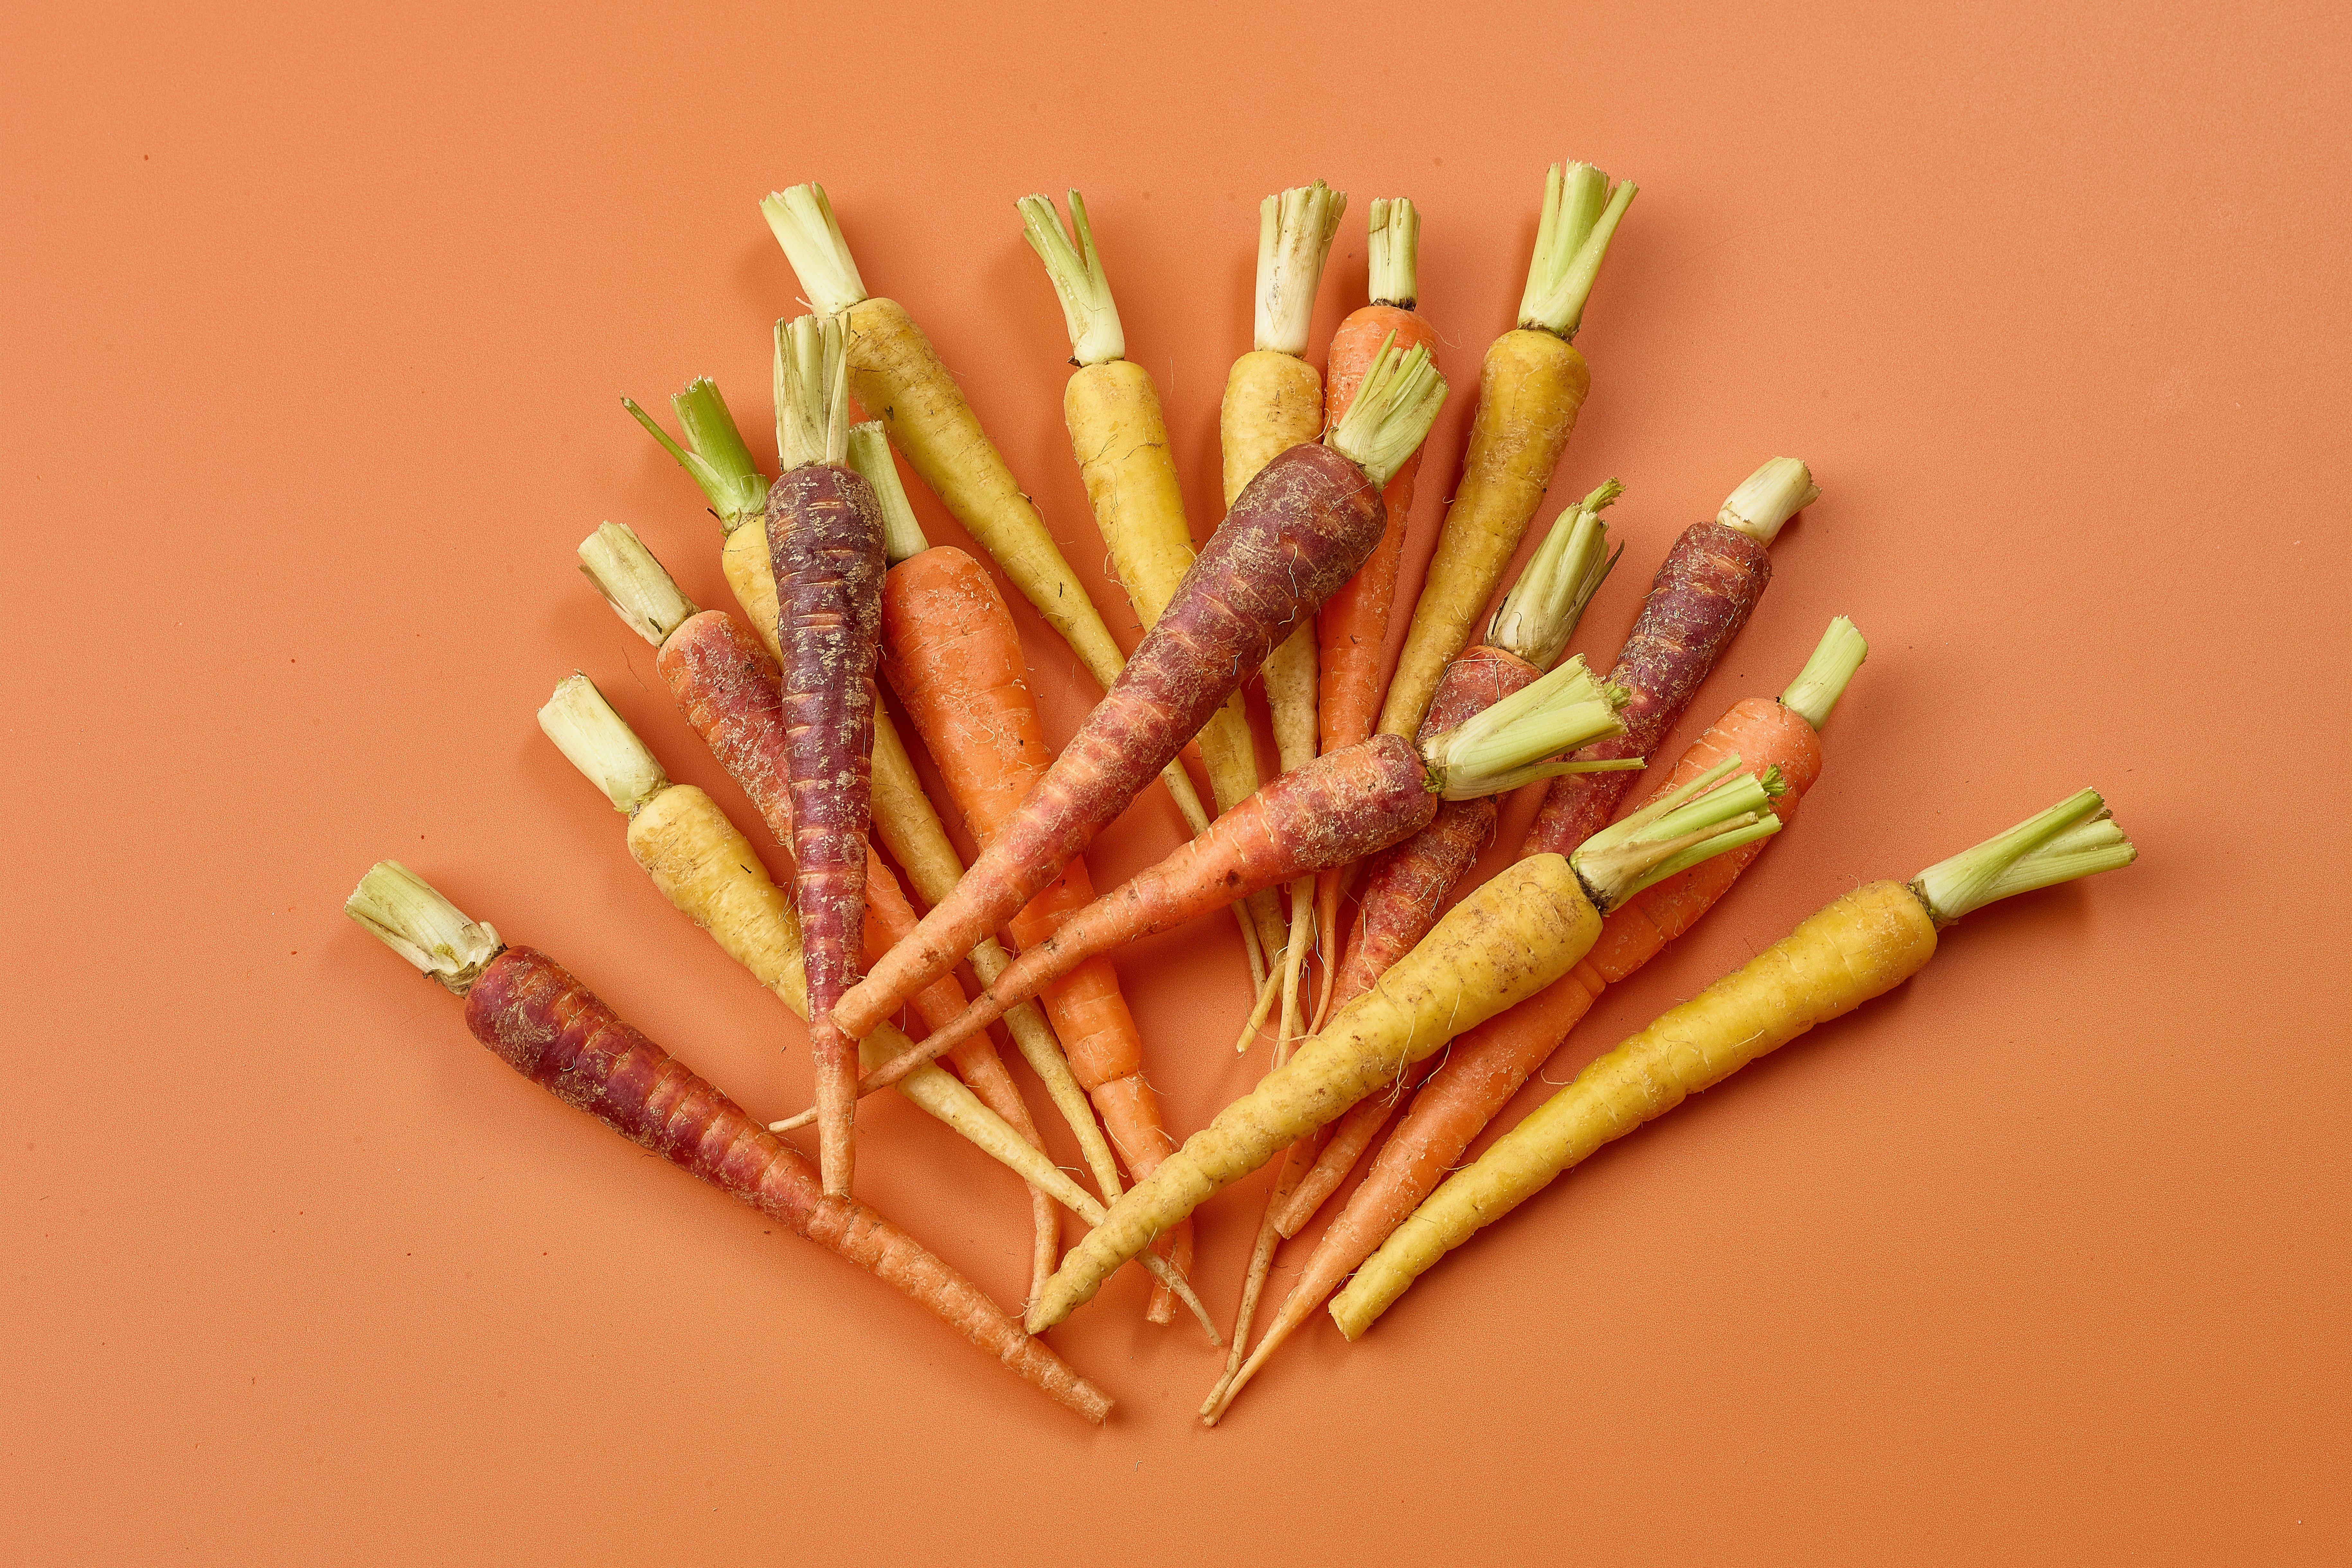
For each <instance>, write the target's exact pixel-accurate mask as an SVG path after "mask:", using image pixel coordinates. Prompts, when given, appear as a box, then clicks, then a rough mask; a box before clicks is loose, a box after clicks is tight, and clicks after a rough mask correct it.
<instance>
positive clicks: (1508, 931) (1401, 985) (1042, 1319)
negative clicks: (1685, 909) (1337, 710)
mask: <svg viewBox="0 0 2352 1568" xmlns="http://www.w3.org/2000/svg"><path fill="white" fill-rule="evenodd" d="M1729 771H1730V770H1729V769H1718V770H1716V772H1715V773H1713V775H1712V776H1702V778H1701V779H1700V780H1698V781H1696V782H1695V783H1694V784H1690V785H1687V786H1685V788H1683V789H1681V790H1678V791H1675V793H1674V794H1672V795H1667V796H1666V797H1664V800H1662V801H1661V802H1659V803H1658V805H1656V806H1654V807H1652V808H1650V809H1648V810H1645V811H1643V812H1637V813H1635V814H1634V815H1633V816H1630V817H1627V818H1626V819H1625V820H1624V821H1623V822H1622V823H1619V824H1617V825H1616V826H1612V827H1610V828H1607V829H1605V830H1603V831H1602V832H1601V833H1598V834H1595V835H1594V836H1593V837H1592V838H1591V840H1590V841H1588V842H1587V843H1586V844H1584V845H1583V846H1582V847H1580V848H1579V849H1578V850H1577V852H1576V855H1575V857H1574V858H1573V859H1572V860H1571V859H1570V858H1562V857H1560V856H1558V855H1538V856H1532V857H1530V858H1527V859H1524V860H1521V861H1519V862H1518V863H1517V864H1516V865H1514V866H1512V867H1511V868H1509V869H1507V870H1506V871H1505V872H1504V873H1503V874H1502V875H1500V876H1498V877H1496V878H1495V879H1493V880H1492V881H1489V882H1487V883H1486V884H1485V885H1484V886H1482V887H1480V888H1478V889H1475V890H1474V891H1473V892H1472V893H1471V894H1470V896H1469V897H1468V898H1466V899H1465V900H1462V902H1461V903H1459V904H1457V905H1455V906H1454V909H1452V910H1449V911H1448V912H1447V913H1446V915H1445V917H1444V919H1443V920H1441V921H1438V922H1437V924H1436V925H1435V926H1434V927H1433V928H1432V930H1431V931H1430V933H1429V935H1428V936H1426V937H1424V938H1423V940H1422V942H1421V943H1420V945H1419V946H1417V947H1415V948H1414V949H1413V950H1412V952H1409V953H1407V954H1406V955H1405V956H1404V958H1403V959H1402V961H1400V962H1399V963H1397V965H1396V966H1395V967H1394V968H1392V969H1391V970H1390V971H1389V973H1387V974H1386V975H1384V976H1383V977H1382V978H1381V984H1379V985H1378V986H1376V987H1374V988H1373V989H1372V990H1370V991H1369V992H1367V993H1365V994H1363V995H1361V996H1360V997H1358V998H1357V999H1356V1000H1355V1001H1354V1002H1353V1003H1351V1004H1350V1005H1348V1006H1347V1007H1344V1008H1342V1009H1341V1010H1340V1011H1339V1014H1338V1016H1335V1017H1334V1018H1333V1019H1332V1020H1331V1022H1330V1023H1329V1024H1328V1025H1327V1026H1325V1027H1324V1029H1323V1030H1322V1032H1321V1033H1319V1034H1318V1035H1316V1036H1314V1037H1312V1038H1310V1039H1309V1040H1307V1043H1306V1044H1304V1045H1302V1046H1301V1047H1299V1048H1298V1049H1297V1052H1296V1053H1294V1054H1293V1055H1292V1056H1291V1058H1290V1059H1289V1060H1288V1061H1287V1062H1286V1063H1284V1064H1283V1065H1282V1066H1281V1067H1279V1068H1275V1069H1274V1070H1273V1071H1272V1072H1270V1073H1268V1074H1267V1075H1266V1076H1265V1078H1264V1079H1262V1080H1260V1082H1259V1083H1258V1085H1257V1087H1256V1088H1255V1089H1252V1090H1251V1091H1250V1092H1249V1093H1247V1094H1245V1095H1244V1096H1242V1097H1241V1098H1240V1099H1239V1100H1234V1102H1233V1103H1232V1104H1230V1105H1228V1106H1226V1107H1225V1108H1224V1110H1221V1111H1219V1112H1218V1113H1217V1115H1216V1118H1215V1120H1214V1121H1211V1122H1210V1124H1209V1125H1208V1126H1207V1127H1205V1128H1203V1129H1202V1131H1198V1132H1195V1133H1194V1134H1192V1137H1191V1138H1189V1139H1187V1140H1186V1141H1185V1142H1184V1146H1183V1147H1182V1148H1181V1149H1180V1150H1178V1151H1177V1152H1175V1153H1174V1154H1173V1155H1171V1156H1170V1157H1169V1159H1168V1160H1167V1161H1166V1162H1165V1163H1162V1164H1161V1165H1160V1169H1158V1170H1157V1171H1154V1172H1153V1173H1151V1174H1150V1176H1149V1177H1147V1178H1145V1179H1144V1180H1142V1181H1140V1182H1138V1183H1137V1184H1135V1185H1134V1186H1132V1187H1130V1188H1129V1189H1128V1191H1127V1193H1126V1194H1125V1195H1124V1196H1123V1197H1121V1198H1120V1199H1119V1200H1118V1202H1117V1203H1115V1204H1113V1205H1111V1206H1110V1214H1109V1215H1108V1217H1107V1218H1106V1219H1105V1220H1104V1221H1103V1223H1102V1224H1100V1225H1098V1226H1095V1228H1094V1229H1093V1230H1091V1231H1089V1232H1087V1236H1086V1237H1085V1238H1084V1239H1083V1240H1081V1241H1080V1242H1079V1243H1078V1244H1077V1246H1076V1247H1072V1248H1071V1249H1070V1250H1069V1251H1068V1252H1067V1253H1066V1254H1065V1255H1064V1256H1063V1258H1062V1266H1061V1268H1058V1269H1056V1270H1055V1273H1054V1278H1053V1279H1050V1280H1048V1281H1047V1282H1046V1286H1045V1294H1044V1295H1043V1296H1041V1297H1039V1298H1038V1299H1037V1300H1034V1301H1033V1302H1031V1303H1030V1306H1029V1316H1028V1320H1027V1321H1028V1323H1029V1326H1030V1330H1031V1331H1032V1332H1037V1331H1042V1330H1044V1329H1046V1328H1050V1327H1051V1326H1053V1325H1054V1324H1055V1323H1058V1322H1060V1321H1062V1320H1063V1319H1064V1318H1066V1317H1067V1316H1069V1314H1070V1312H1071V1311H1072V1310H1074V1309H1076V1307H1077V1306H1078V1305H1079V1304H1080V1303H1082V1302H1084V1301H1086V1300H1088V1299H1090V1298H1091V1297H1092V1296H1093V1295H1094V1293H1095V1291H1096V1290H1097V1289H1099V1288H1100V1286H1101V1283H1102V1281H1103V1280H1104V1279H1107V1278H1108V1276H1109V1274H1110V1272H1111V1271H1112V1270H1113V1269H1115V1268H1118V1267H1119V1266H1120V1265H1121V1264H1123V1263H1125V1262H1126V1261H1127V1260H1128V1259H1129V1258H1132V1257H1134V1256H1135V1255H1136V1254H1137V1253H1139V1252H1140V1251H1142V1250H1143V1249H1144V1248H1145V1247H1149V1246H1150V1244H1151V1241H1152V1239H1153V1237H1156V1236H1158V1235H1159V1234H1160V1232H1161V1231H1163V1230H1166V1229H1167V1228H1168V1227H1169V1226H1172V1225H1175V1224H1176V1223H1177V1222H1179V1221H1180V1220H1181V1219H1183V1218H1184V1217H1186V1216H1187V1215H1190V1214H1191V1213H1192V1211H1193V1209H1195V1208H1197V1207H1198V1206H1199V1205H1201V1204H1202V1202H1203V1201H1205V1200H1206V1199H1207V1198H1208V1197H1209V1196H1210V1195H1211V1194H1214V1193H1216V1192H1217V1191H1219V1190H1220V1189H1222V1188H1223V1187H1226V1186H1229V1185H1231V1184H1233V1183H1234V1182H1237V1181H1239V1180H1240V1179H1241V1178H1242V1177H1244V1176H1246V1175H1248V1174H1249V1173H1251V1172H1253V1171H1255V1170H1256V1169H1257V1168H1258V1167H1259V1166H1261V1165H1263V1164H1265V1163H1266V1162H1267V1161H1268V1160H1269V1159H1271V1158H1273V1157H1274V1156H1275V1155H1276V1154H1277V1153H1279V1152H1281V1151H1282V1150H1283V1149H1284V1148H1286V1147H1287V1146H1288V1145H1289V1144H1291V1143H1294V1142H1297V1140H1298V1139H1300V1138H1302V1137H1304V1136H1306V1135H1307V1133H1308V1132H1311V1131H1314V1130H1315V1129H1316V1128H1318V1127H1321V1126H1323V1125H1325V1124H1326V1123H1328V1122H1329V1121H1332V1120H1333V1119H1334V1118H1336V1117H1338V1116H1339V1114H1340V1113H1342V1112H1343V1111H1345V1110H1347V1109H1348V1108H1349V1106H1350V1105H1353V1104H1354V1103H1355V1102H1356V1101H1357V1100H1361V1099H1362V1098H1363V1097H1364V1096H1365V1095H1367V1094H1369V1093H1371V1092H1372V1091H1373V1090H1374V1089H1378V1088H1379V1087H1380V1086H1381V1084H1383V1083H1385V1082H1388V1081H1390V1080H1391V1079H1394V1078H1395V1077H1396V1075H1397V1073H1398V1071H1399V1070H1400V1069H1401V1068H1403V1067H1405V1066H1407V1065H1408V1064H1410V1063H1412V1062H1416V1061H1419V1060H1420V1059H1421V1058H1423V1057H1426V1056H1428V1055H1429V1054H1431V1053H1432V1052H1433V1051H1435V1050H1437V1049H1439V1048H1440V1047H1443V1046H1444V1045H1445V1043H1446V1042H1447V1041H1449V1040H1451V1039H1452V1038H1453V1037H1454V1036H1455V1035H1457V1034H1459V1033H1461V1032H1462V1031H1463V1030H1465V1029H1469V1028H1473V1027H1475V1026H1477V1025H1479V1024H1482V1023H1484V1022H1485V1021H1486V1019H1488V1018H1490V1017H1492V1016H1495V1015H1496V1013H1499V1012H1502V1011H1503V1010H1504V1009H1505V1008H1507V1007H1510V1006H1513V1005H1517V1003H1520V1002H1523V1001H1525V1000H1526V999H1527V998H1528V997H1529V996H1532V995H1534V994H1536V993H1538V992H1539V991H1541V990H1542V989H1543V988H1544V987H1546V986H1548V985H1549V984H1551V983H1552V982H1553V981H1555V980H1557V979H1559V977H1560V976H1561V975H1562V974H1565V973H1568V971H1569V970H1570V968H1571V967H1573V966H1574V965H1575V963H1576V962H1577V961H1578V960H1579V959H1580V958H1582V957H1583V956H1584V955H1585V953H1586V952H1588V951H1589V950H1590V949H1591V946H1592V942H1593V940H1594V938H1595V937H1596V936H1598V935H1599V934H1600V930H1601V918H1602V916H1603V915H1605V914H1607V913H1608V912H1609V911H1611V910H1614V909H1615V908H1616V907H1617V906H1618V905H1620V904H1622V903H1623V902H1624V901H1625V900H1627V899H1629V898H1631V897H1633V895H1634V894H1635V893H1637V892H1639V891H1641V889H1643V888H1645V887H1648V886H1649V885H1650V884H1651V883H1653V882H1655V881H1659V880H1662V879H1664V878H1666V877H1670V876H1672V875H1673V874H1674V873H1675V872H1676V871H1679V870H1682V869H1684V868H1686V867H1688V866H1693V865H1696V864H1697V863H1698V862H1699V861H1701V860H1703V859H1706V858H1708V857H1709V856H1711V855H1718V854H1722V853H1724V852H1726V851H1727V850H1731V849H1736V848H1738V847H1739V846H1740V845H1742V844H1747V843H1751V842H1753V841H1754V840H1756V839H1758V838H1760V837H1764V836H1766V835H1767V834H1769V833H1773V832H1776V831H1778V829H1779V827H1780V823H1779V821H1778V820H1777V819H1776V818H1774V817H1773V816H1772V814H1771V811H1770V808H1769V799H1768V797H1767V795H1766V794H1765V791H1764V789H1763V786H1762V785H1760V784H1759V783H1758V782H1757V781H1756V780H1754V779H1752V778H1747V777H1744V776H1743V777H1741V778H1738V779H1736V780H1732V781H1731V782H1728V783H1726V782H1724V779H1725V775H1726V774H1727V773H1728V772H1729Z"/></svg>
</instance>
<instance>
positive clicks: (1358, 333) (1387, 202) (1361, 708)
mask: <svg viewBox="0 0 2352 1568" xmlns="http://www.w3.org/2000/svg"><path fill="white" fill-rule="evenodd" d="M1420 244H1421V215H1420V214H1419V213H1417V212H1415V211H1414V210H1413V205H1412V202H1410V201H1408V200H1407V199H1405V198H1404V197H1402V196H1395V197H1387V196H1382V197H1378V198H1375V199H1374V201H1373V202H1372V210H1371V217H1370V223H1369V224H1368V225H1367V227H1366V232H1365V245H1366V247H1367V252H1368V255H1369V258H1370V279H1368V282H1369V285H1370V295H1371V299H1370V303H1368V304H1366V305H1365V306H1364V307H1363V308H1362V309H1360V310H1355V311H1351V312H1350V313H1349V317H1348V319H1347V320H1346V321H1342V322H1340V323H1339V331H1337V332H1334V333H1333V334H1332V335H1331V347H1330V349H1329V351H1328V354H1327V356H1326V360H1325V363H1324V367H1323V421H1324V423H1325V424H1327V425H1330V424H1337V423H1338V422H1339V417H1340V416H1342V415H1344V414H1346V413H1347V412H1348V405H1349V404H1351V403H1353V402H1354V401H1355V400H1356V389H1357V388H1358V387H1360V386H1361V385H1362V384H1364V373H1365V372H1366V371H1369V370H1370V369H1371V367H1372V359H1373V356H1374V355H1376V354H1378V353H1380V352H1381V343H1382V342H1386V341H1387V340H1388V337H1389V334H1390V333H1391V332H1393V333H1394V334H1395V335H1396V341H1397V342H1399V343H1400V344H1402V345H1403V346H1404V347H1406V348H1409V349H1410V348H1425V349H1427V350H1428V351H1429V352H1430V354H1431V356H1432V357H1433V358H1434V357H1435V355H1436V353H1437V329H1436V328H1435V327H1433V326H1431V325H1430V323H1429V321H1428V320H1427V319H1426V318H1424V317H1423V316H1422V315H1421V314H1420V313H1418V312H1417V311H1416V310H1414V309H1413V306H1414V304H1415V303H1416V302H1417V301H1418V300H1419V299H1420V294H1421V286H1420V281H1419V278H1418V259H1417V258H1418V249H1419V247H1420ZM1420 473H1421V454H1420V453H1419V452H1418V451H1416V452H1415V453H1413V455H1412V457H1410V458H1406V459H1405V463H1404V467H1402V468H1399V469H1398V470H1397V471H1396V473H1395V475H1394V476H1393V477H1392V478H1391V479H1390V480H1389V482H1388V488H1387V489H1384V490H1383V491H1382V492H1381V500H1383V501H1385V502H1386V503H1387V505H1388V514H1389V526H1388V531H1386V532H1385V533H1383V534H1381V542H1379V543H1378V544H1376V545H1374V546H1373V547H1372V553H1371V556H1370V559H1368V560H1367V561H1366V562H1365V563H1363V564H1362V565H1361V566H1359V567H1358V568H1356V574H1355V575H1354V576H1353V577H1350V578H1349V579H1348V581H1347V583H1346V584H1345V585H1344V586H1342V587H1341V588H1340V590H1339V592H1338V593H1336V594H1334V595H1331V597H1330V599H1329V600H1328V602H1327V603H1326V604H1325V605H1324V606H1323V609H1322V612H1321V613H1320V614H1319V615H1318V616H1317V617H1316V621H1315V637H1316V641H1317V644H1318V656H1319V665H1320V668H1319V672H1318V680H1317V683H1316V701H1317V703H1318V715H1317V719H1318V728H1319V731H1320V736H1321V743H1322V749H1323V750H1324V751H1326V752H1336V751H1338V750H1339V749H1340V748H1341V747H1343V746H1352V745H1354V744H1355V743H1356V742H1359V741H1362V740H1367V739H1369V738H1370V735H1371V732H1372V724H1373V722H1374V721H1376V720H1377V719H1379V717H1380V712H1381V691H1382V689H1383V688H1384V687H1385V686H1386V684H1387V683H1386V681H1385V680H1384V679H1382V678H1383V677H1384V676H1385V674H1386V673H1387V672H1386V670H1385V668H1383V667H1384V665H1385V663H1386V661H1385V660H1384V659H1383V658H1381V653H1382V651H1383V647H1384V645H1385V643H1386V640H1387V637H1388V629H1389V612H1390V610H1391V608H1393V607H1394V605H1395V603H1396V584H1397V567H1398V564H1399V563H1400V562H1401V561H1402V559H1403V556H1404V535H1405V527H1406V521H1407V520H1408V519H1409V518H1410V517H1411V515H1412V485H1413V480H1414V479H1416V478H1418V477H1419V475H1420ZM1347 875H1348V872H1347V868H1344V867H1342V868H1334V869H1332V870H1329V871H1326V872H1324V873H1322V875H1320V876H1318V878H1317V879H1315V929H1316V931H1317V933H1318V937H1319V939H1320V940H1321V942H1322V943H1323V950H1324V951H1323V994H1322V995H1321V996H1320V997H1318V999H1317V1001H1316V1004H1315V1027H1316V1028H1320V1027H1322V1023H1323V1016H1324V1015H1325V1014H1326V1013H1327V1012H1328V1010H1329V1008H1330V1005H1331V978H1332V975H1333V974H1334V973H1337V971H1338V968H1339V893H1340V889H1341V887H1342V885H1343V881H1344V879H1345V878H1346V877H1347Z"/></svg>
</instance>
